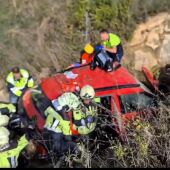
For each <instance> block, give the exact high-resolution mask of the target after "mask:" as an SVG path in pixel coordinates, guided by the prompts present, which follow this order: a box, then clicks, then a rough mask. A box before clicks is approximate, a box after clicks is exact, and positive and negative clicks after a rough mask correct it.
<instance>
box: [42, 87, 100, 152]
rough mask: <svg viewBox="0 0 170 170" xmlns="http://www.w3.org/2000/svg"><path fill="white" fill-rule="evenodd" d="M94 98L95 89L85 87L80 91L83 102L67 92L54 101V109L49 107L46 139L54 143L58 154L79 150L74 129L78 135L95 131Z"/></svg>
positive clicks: (95, 110)
mask: <svg viewBox="0 0 170 170" xmlns="http://www.w3.org/2000/svg"><path fill="white" fill-rule="evenodd" d="M94 96H95V91H94V89H93V87H91V86H89V85H85V86H83V87H82V88H81V90H80V97H81V99H82V101H81V99H79V97H78V96H76V95H75V94H74V93H71V92H66V93H64V94H62V95H61V96H59V97H58V98H57V99H55V100H53V101H52V104H53V107H51V106H49V107H48V108H47V109H46V110H45V112H44V113H45V115H46V117H47V118H46V123H45V126H44V127H45V131H44V132H45V133H44V134H45V135H44V138H45V139H47V138H48V139H50V140H52V141H53V146H54V150H55V151H56V152H58V154H60V153H66V152H67V151H68V150H69V149H70V150H71V151H74V150H75V151H76V150H77V149H78V148H77V145H76V143H75V142H73V141H72V137H73V136H74V135H75V134H73V129H74V130H76V131H77V135H87V134H89V133H91V132H92V131H94V129H95V127H96V122H97V108H96V107H95V106H92V104H91V101H92V99H94ZM69 113H71V116H70V114H69ZM71 124H73V127H71ZM48 145H50V144H48Z"/></svg>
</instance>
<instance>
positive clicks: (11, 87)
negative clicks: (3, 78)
mask: <svg viewBox="0 0 170 170" xmlns="http://www.w3.org/2000/svg"><path fill="white" fill-rule="evenodd" d="M7 88H8V90H9V91H11V92H12V93H13V94H14V95H16V96H21V94H22V91H21V90H22V88H19V87H15V86H14V85H13V84H11V83H9V82H8V83H7Z"/></svg>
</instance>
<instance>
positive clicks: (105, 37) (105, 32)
mask: <svg viewBox="0 0 170 170" xmlns="http://www.w3.org/2000/svg"><path fill="white" fill-rule="evenodd" d="M100 38H101V40H102V41H107V40H109V32H108V30H106V29H102V30H101V31H100Z"/></svg>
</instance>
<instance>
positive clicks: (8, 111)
mask: <svg viewBox="0 0 170 170" xmlns="http://www.w3.org/2000/svg"><path fill="white" fill-rule="evenodd" d="M14 113H16V106H15V105H13V104H11V103H5V102H1V103H0V114H2V115H7V116H9V117H11V116H12V115H13V114H14Z"/></svg>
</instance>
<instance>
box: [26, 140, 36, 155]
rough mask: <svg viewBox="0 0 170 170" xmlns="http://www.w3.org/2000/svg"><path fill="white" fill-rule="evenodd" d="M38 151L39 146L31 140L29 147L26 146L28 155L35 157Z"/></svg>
mask: <svg viewBox="0 0 170 170" xmlns="http://www.w3.org/2000/svg"><path fill="white" fill-rule="evenodd" d="M36 151H37V145H36V144H35V143H34V142H33V141H32V140H30V141H29V143H28V145H27V146H26V152H27V154H28V155H29V156H31V157H32V156H34V154H35V153H36Z"/></svg>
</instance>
